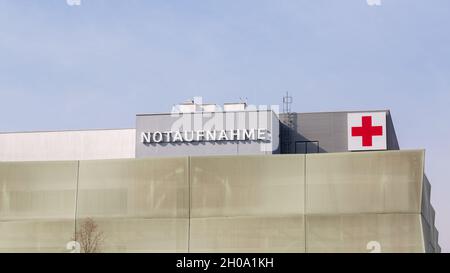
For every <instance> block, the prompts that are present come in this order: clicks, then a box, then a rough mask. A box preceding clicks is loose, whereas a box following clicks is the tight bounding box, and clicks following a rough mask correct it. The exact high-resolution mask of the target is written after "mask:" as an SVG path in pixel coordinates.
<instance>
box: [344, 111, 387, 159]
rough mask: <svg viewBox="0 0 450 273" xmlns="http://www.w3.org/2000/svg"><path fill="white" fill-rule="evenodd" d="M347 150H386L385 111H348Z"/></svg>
mask: <svg viewBox="0 0 450 273" xmlns="http://www.w3.org/2000/svg"><path fill="white" fill-rule="evenodd" d="M347 126H348V150H349V151H366V150H386V149H387V147H386V146H387V144H386V112H370V113H348V114H347Z"/></svg>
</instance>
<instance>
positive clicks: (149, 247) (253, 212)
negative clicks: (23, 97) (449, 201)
mask: <svg viewBox="0 0 450 273" xmlns="http://www.w3.org/2000/svg"><path fill="white" fill-rule="evenodd" d="M193 106H195V105H192V104H189V105H187V106H186V107H187V110H188V111H182V112H181V113H176V114H174V113H168V114H139V115H137V116H136V127H135V128H130V129H118V130H82V131H60V132H25V133H21V132H18V133H0V148H1V149H0V252H70V251H71V249H68V248H67V243H69V242H70V241H71V240H72V239H73V238H74V234H77V232H78V231H79V230H80V229H81V228H82V225H83V222H84V221H85V220H86V219H87V218H90V219H93V220H94V221H95V222H96V223H97V224H98V227H99V229H100V230H101V231H102V232H103V233H104V236H105V241H104V242H103V244H102V246H101V251H102V252H298V253H303V252H440V246H439V243H438V236H439V233H438V231H437V229H436V227H435V214H436V213H435V210H434V208H433V207H432V205H431V201H430V199H431V184H430V182H429V181H428V179H427V177H426V175H425V173H424V160H425V151H424V150H420V149H418V150H408V151H405V150H400V147H399V144H398V140H397V136H396V134H395V129H394V124H393V121H392V117H391V114H390V111H388V110H379V111H361V112H356V111H355V112H327V113H283V114H278V113H276V112H275V111H272V110H254V109H252V110H250V109H245V108H243V107H242V105H238V106H236V107H235V105H231V106H232V107H231V110H230V109H224V110H217V109H216V108H215V107H211V105H207V106H204V107H203V108H202V107H199V108H197V106H195V107H193ZM228 108H230V106H229V107H228ZM199 109H200V110H199ZM205 110H207V111H205ZM355 143H356V144H355ZM380 143H381V144H382V145H380ZM352 145H353V146H352ZM377 145H378V146H377ZM351 146H352V147H351ZM355 146H356V148H355ZM371 149H373V150H371Z"/></svg>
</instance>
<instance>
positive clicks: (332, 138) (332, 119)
mask: <svg viewBox="0 0 450 273" xmlns="http://www.w3.org/2000/svg"><path fill="white" fill-rule="evenodd" d="M358 112H361V111H358ZM364 112H386V127H387V128H386V130H387V135H386V138H387V148H388V150H398V149H399V145H398V141H397V136H396V134H395V129H394V125H393V122H392V117H391V114H390V112H389V111H364ZM347 113H351V112H319V113H292V114H291V115H293V118H292V120H293V128H295V129H294V130H289V132H290V133H289V134H287V130H288V129H287V125H286V124H287V120H288V115H287V114H280V120H281V122H282V124H281V125H280V126H281V136H280V139H281V140H282V141H287V142H289V145H286V143H284V144H282V145H281V147H284V148H285V149H283V150H282V153H295V152H296V150H295V143H296V142H298V141H317V142H318V143H319V147H318V148H319V149H318V150H319V152H321V153H336V152H347V151H348V141H347V135H348V131H347ZM287 135H289V136H287Z"/></svg>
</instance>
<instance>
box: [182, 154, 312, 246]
mask: <svg viewBox="0 0 450 273" xmlns="http://www.w3.org/2000/svg"><path fill="white" fill-rule="evenodd" d="M304 164H305V162H304V156H298V155H292V156H290V155H289V156H288V155H283V156H239V157H234V156H233V157H230V156H228V157H227V156H225V157H193V158H191V164H190V167H191V185H192V189H191V196H192V201H191V202H192V205H191V224H190V251H191V252H304V250H305V239H304V222H303V213H304V193H305V192H304V187H305V183H304Z"/></svg>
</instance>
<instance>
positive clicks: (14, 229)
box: [0, 161, 78, 252]
mask: <svg viewBox="0 0 450 273" xmlns="http://www.w3.org/2000/svg"><path fill="white" fill-rule="evenodd" d="M77 170H78V162H69V161H66V162H21V163H0V252H64V251H66V244H67V242H69V241H70V240H71V238H72V237H73V235H74V231H75V204H76V202H75V200H76V184H77Z"/></svg>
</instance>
